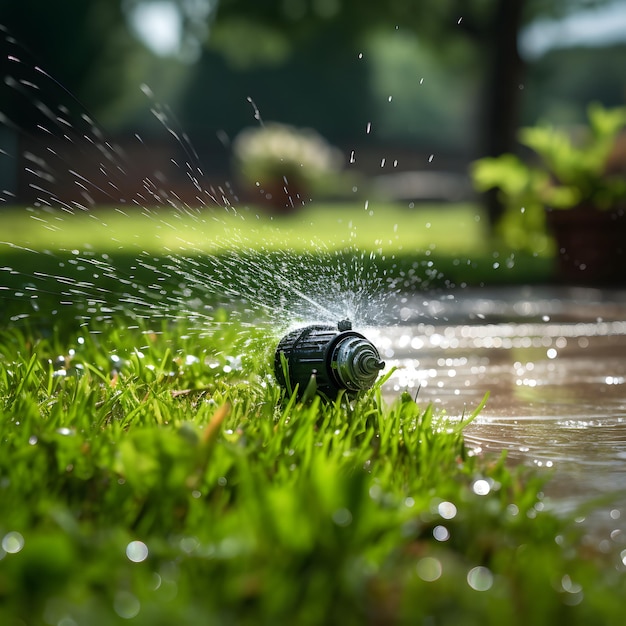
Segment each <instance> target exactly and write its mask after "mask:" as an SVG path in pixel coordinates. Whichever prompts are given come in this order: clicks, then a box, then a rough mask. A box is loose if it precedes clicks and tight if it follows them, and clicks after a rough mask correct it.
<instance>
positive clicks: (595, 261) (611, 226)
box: [546, 206, 626, 285]
mask: <svg viewBox="0 0 626 626" xmlns="http://www.w3.org/2000/svg"><path fill="white" fill-rule="evenodd" d="M546 222H547V225H548V229H549V230H550V232H551V233H552V234H553V236H554V238H555V240H556V244H557V250H558V254H557V262H556V267H555V274H556V276H555V278H556V279H557V280H559V281H560V282H564V283H567V284H579V285H624V284H626V210H624V209H620V210H613V211H598V210H594V209H593V208H590V207H588V206H580V207H576V208H573V209H567V210H558V209H552V210H549V209H548V210H546Z"/></svg>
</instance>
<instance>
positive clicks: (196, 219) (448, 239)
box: [0, 202, 486, 255]
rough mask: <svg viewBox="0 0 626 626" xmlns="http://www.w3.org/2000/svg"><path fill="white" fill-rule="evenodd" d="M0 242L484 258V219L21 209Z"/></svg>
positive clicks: (1, 222) (318, 211)
mask: <svg viewBox="0 0 626 626" xmlns="http://www.w3.org/2000/svg"><path fill="white" fill-rule="evenodd" d="M0 233H2V236H1V237H2V239H4V240H7V241H10V242H12V243H14V244H16V245H21V246H28V247H34V248H36V249H44V248H53V249H69V250H71V249H74V248H79V249H83V248H85V247H93V248H95V249H98V250H101V251H103V252H112V251H115V250H118V249H120V248H137V247H139V248H141V249H142V250H146V251H148V252H154V253H158V252H161V251H162V250H164V249H171V250H176V249H178V248H180V247H181V246H182V247H184V248H186V249H190V248H191V249H197V250H198V251H204V252H211V253H214V252H217V251H219V250H223V249H224V248H228V247H230V246H232V244H233V242H234V241H239V240H242V241H244V242H245V243H246V245H248V246H250V247H252V248H255V249H256V248H259V247H264V248H268V249H284V248H289V249H291V250H294V251H295V252H302V251H303V250H309V249H311V247H312V246H313V247H314V248H315V247H317V246H322V247H325V248H328V249H331V250H335V249H341V248H344V247H345V246H347V245H350V246H356V247H358V248H359V249H363V250H367V251H372V250H374V251H378V250H382V251H383V252H384V253H396V252H401V251H404V252H423V251H426V250H429V249H430V250H435V249H436V250H437V251H439V252H441V253H443V254H450V255H453V254H460V255H468V254H473V253H484V252H485V250H484V248H485V240H486V222H485V218H484V216H483V214H482V211H481V210H480V208H479V207H478V206H475V205H472V204H462V205H453V206H448V205H440V206H438V205H427V206H418V207H417V208H413V209H409V208H408V207H406V206H401V205H398V204H390V203H380V202H369V203H368V205H367V208H365V205H364V204H362V205H355V204H310V205H307V207H303V208H302V209H301V210H299V211H298V212H296V213H295V214H293V215H288V216H270V215H267V214H266V213H263V212H261V213H260V214H259V216H257V215H255V214H254V212H253V211H252V210H250V209H242V210H241V212H240V213H234V212H230V213H229V212H227V210H225V209H222V208H207V209H203V210H193V211H189V212H188V213H187V214H184V213H182V212H180V211H178V210H174V209H163V208H161V209H150V210H146V209H141V208H139V207H128V208H126V209H125V213H122V212H121V211H119V210H116V209H110V208H105V207H101V208H98V209H96V210H93V211H91V212H81V211H78V212H77V213H76V214H73V215H70V214H67V213H62V212H59V211H55V212H54V213H52V214H46V213H42V212H39V213H37V214H34V213H33V212H32V211H27V210H25V209H23V208H8V209H3V210H2V211H0Z"/></svg>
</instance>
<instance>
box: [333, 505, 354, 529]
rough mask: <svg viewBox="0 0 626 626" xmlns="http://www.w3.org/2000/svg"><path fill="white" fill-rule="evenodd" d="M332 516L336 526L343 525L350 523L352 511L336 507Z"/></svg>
mask: <svg viewBox="0 0 626 626" xmlns="http://www.w3.org/2000/svg"><path fill="white" fill-rule="evenodd" d="M332 517H333V522H335V524H337V526H342V527H345V526H349V525H350V524H351V523H352V513H351V512H350V511H349V510H348V509H346V508H342V509H337V510H336V511H335V512H334V513H333V516H332Z"/></svg>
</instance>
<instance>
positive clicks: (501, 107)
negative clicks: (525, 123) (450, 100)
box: [481, 0, 525, 228]
mask: <svg viewBox="0 0 626 626" xmlns="http://www.w3.org/2000/svg"><path fill="white" fill-rule="evenodd" d="M524 2H525V0H498V1H497V4H496V7H495V9H494V13H493V18H492V21H491V27H490V29H488V31H487V38H488V43H487V47H486V49H487V58H486V59H485V64H486V81H485V93H484V96H483V115H484V118H483V124H482V128H483V133H484V134H483V143H482V146H481V153H482V154H481V156H498V155H500V154H502V153H504V152H511V151H513V150H514V149H515V143H516V133H517V128H518V123H519V109H520V100H521V91H522V88H523V85H522V81H523V77H524V70H525V64H524V61H523V60H522V58H521V56H520V54H519V50H518V45H517V38H518V34H519V30H520V28H521V24H522V10H523V7H524ZM485 203H486V209H487V214H488V217H489V223H490V225H491V227H492V228H493V226H494V225H495V224H496V223H497V222H498V220H499V219H500V218H501V217H502V213H503V207H502V204H501V203H500V202H499V200H498V196H497V193H494V192H492V193H487V194H486V196H485Z"/></svg>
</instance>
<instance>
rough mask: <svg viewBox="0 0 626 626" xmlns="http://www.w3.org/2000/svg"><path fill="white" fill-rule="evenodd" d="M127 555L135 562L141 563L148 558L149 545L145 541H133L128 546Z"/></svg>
mask: <svg viewBox="0 0 626 626" xmlns="http://www.w3.org/2000/svg"><path fill="white" fill-rule="evenodd" d="M126 556H127V557H128V560H129V561H132V562H133V563H141V562H142V561H145V560H146V559H147V558H148V546H147V545H146V544H145V543H144V542H143V541H138V540H136V541H131V542H130V543H129V544H128V545H127V546H126Z"/></svg>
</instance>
